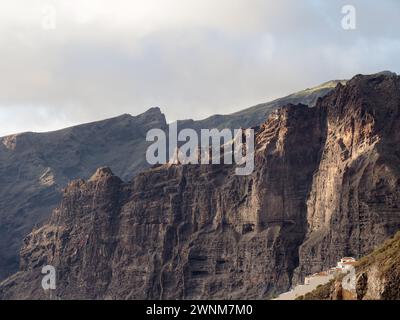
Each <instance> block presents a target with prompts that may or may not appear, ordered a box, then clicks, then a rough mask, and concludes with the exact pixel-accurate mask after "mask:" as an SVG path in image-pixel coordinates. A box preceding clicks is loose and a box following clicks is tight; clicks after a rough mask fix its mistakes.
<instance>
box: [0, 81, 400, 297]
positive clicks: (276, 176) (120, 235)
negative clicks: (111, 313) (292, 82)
mask: <svg viewBox="0 0 400 320" xmlns="http://www.w3.org/2000/svg"><path fill="white" fill-rule="evenodd" d="M399 89H400V78H399V77H397V76H396V75H387V74H378V75H372V76H356V77H355V78H353V79H352V80H351V81H350V82H349V83H348V84H347V85H346V86H342V85H338V87H337V88H336V89H335V90H334V91H333V92H332V93H330V94H328V96H326V97H325V98H322V99H320V100H319V101H318V103H317V106H316V107H315V108H308V107H307V106H305V105H296V106H295V105H288V106H286V107H283V108H281V109H279V110H277V111H275V112H273V113H272V114H271V115H270V117H269V118H268V120H267V121H266V122H265V123H264V124H263V125H262V126H261V127H259V128H258V131H257V134H256V144H255V145H256V151H255V170H254V172H253V173H252V174H251V175H249V176H235V175H234V169H235V167H234V166H232V165H186V166H181V165H164V166H158V167H154V168H152V169H150V170H148V171H146V172H143V173H141V174H139V175H138V176H136V177H135V178H134V179H133V180H132V182H130V183H125V182H122V181H121V180H120V179H119V178H118V177H116V176H114V175H113V174H112V172H111V171H110V170H109V169H107V168H101V169H99V170H98V171H97V172H96V174H95V175H94V176H93V177H92V178H90V179H89V180H88V181H84V180H77V181H74V182H72V183H70V184H69V185H68V187H67V188H66V189H65V192H64V196H63V200H62V202H61V204H60V206H59V207H58V209H56V210H55V211H54V212H53V215H52V217H51V219H50V220H49V222H48V223H47V224H46V225H44V226H43V227H41V228H39V229H36V230H34V231H33V232H32V233H31V234H30V235H28V236H27V237H26V239H25V241H24V246H23V249H22V251H21V264H20V271H19V272H18V273H16V274H14V275H13V276H11V277H9V278H8V279H6V280H5V281H4V282H3V283H1V284H0V298H2V299H10V298H42V299H45V298H62V299H72V298H74V299H88V298H89V299H203V298H208V299H218V298H228V299H250V298H255V299H263V298H269V297H271V296H272V295H273V294H275V293H278V292H282V291H286V290H288V289H289V288H290V286H291V285H292V283H293V282H294V281H298V280H299V279H301V278H302V277H303V276H304V275H306V274H308V273H310V272H314V271H320V270H322V269H326V268H327V267H330V266H331V265H333V264H335V263H336V261H337V260H338V258H340V257H342V256H343V255H354V256H359V255H361V254H364V253H366V252H369V251H371V250H372V249H373V248H374V247H375V246H376V245H377V244H379V243H381V242H382V241H383V240H384V239H385V238H387V237H388V236H390V235H392V234H393V233H394V232H395V231H397V229H399V226H400V209H399V172H398V170H399V169H398V168H399V166H398V165H399V159H400V158H399V152H398V147H397V145H398V142H399V138H400V136H399V133H398V131H397V130H396V129H397V128H398V127H399V106H400V90H399ZM46 264H51V265H53V266H55V267H56V270H57V289H56V290H55V291H54V292H52V293H51V296H50V293H46V292H44V291H43V289H41V285H40V282H41V279H42V275H41V273H40V271H41V267H42V266H43V265H46Z"/></svg>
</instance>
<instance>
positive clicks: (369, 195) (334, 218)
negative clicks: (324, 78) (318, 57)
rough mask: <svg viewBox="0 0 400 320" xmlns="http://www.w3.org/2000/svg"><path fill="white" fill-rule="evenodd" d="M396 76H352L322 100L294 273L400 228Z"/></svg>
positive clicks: (352, 252) (366, 248)
mask: <svg viewBox="0 0 400 320" xmlns="http://www.w3.org/2000/svg"><path fill="white" fill-rule="evenodd" d="M399 101H400V85H399V77H396V76H395V75H390V74H378V75H374V76H369V77H363V76H356V77H355V78H354V79H353V80H352V81H350V82H349V84H348V85H347V86H345V87H339V88H338V89H337V90H336V91H335V93H334V94H330V95H329V96H328V97H326V99H324V101H323V103H322V104H321V105H324V106H325V107H326V108H327V111H328V114H327V119H326V125H327V138H326V141H325V145H324V150H323V153H322V158H321V161H320V163H319V165H318V168H317V171H316V173H315V175H314V181H313V185H312V189H311V192H310V195H309V197H308V199H307V223H308V232H307V239H306V241H305V242H304V243H303V244H302V246H301V248H300V266H299V269H298V273H299V274H312V273H314V272H316V271H320V270H323V269H326V268H328V267H329V266H333V265H335V263H336V261H337V258H338V257H343V256H354V257H361V256H364V255H366V254H367V253H369V252H371V251H372V250H373V249H374V247H375V246H376V244H379V243H382V242H383V241H384V240H385V239H386V238H387V237H388V236H389V235H392V234H394V233H395V232H396V231H397V230H399V229H400V215H399V212H400V197H399V196H400V188H399V177H400V174H399V172H400V171H399V168H400V152H399V148H398V142H399V138H400V134H399V130H398V128H399V127H400V117H399V105H400V103H399Z"/></svg>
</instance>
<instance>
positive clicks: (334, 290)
mask: <svg viewBox="0 0 400 320" xmlns="http://www.w3.org/2000/svg"><path fill="white" fill-rule="evenodd" d="M342 278H343V277H341V278H339V279H336V280H333V281H331V282H330V283H328V284H326V285H323V286H321V287H319V288H318V289H316V290H314V291H312V292H310V293H309V294H306V295H305V296H303V297H301V298H300V299H301V300H400V232H398V233H397V234H396V235H395V236H394V237H393V238H391V239H389V240H387V241H385V243H384V244H383V245H381V246H380V247H379V248H378V249H376V250H374V251H373V252H372V253H371V254H369V255H367V256H366V257H363V258H362V259H360V261H359V262H358V263H357V265H356V275H355V279H356V280H355V283H356V285H355V290H354V291H348V290H346V289H343V286H342Z"/></svg>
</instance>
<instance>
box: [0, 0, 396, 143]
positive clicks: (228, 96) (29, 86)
mask: <svg viewBox="0 0 400 320" xmlns="http://www.w3.org/2000/svg"><path fill="white" fill-rule="evenodd" d="M346 4H350V5H353V6H355V8H356V13H357V28H356V30H344V29H343V28H342V26H341V19H342V17H343V14H342V12H341V9H342V7H343V5H346ZM53 11H54V13H55V14H56V16H55V18H56V19H55V22H56V25H55V28H51V26H52V25H51V22H52V20H51V17H52V15H51V14H52V13H53ZM399 16H400V1H397V0H383V1H373V0H352V1H350V0H344V1H341V0H332V1H325V0H302V1H299V0H291V1H290V0H283V1H282V0H281V1H267V0H264V1H261V0H218V1H215V0H213V1H211V0H185V1H181V0H147V1H135V0H113V1H108V0H86V1H85V0H68V1H67V0H65V1H61V0H57V1H55V0H2V1H1V2H0V53H1V54H0V136H1V135H5V134H9V133H15V132H21V131H27V130H31V131H47V130H53V129H57V128H62V127H65V126H68V125H72V124H77V123H82V122H87V121H92V120H98V119H102V118H107V117H112V116H116V115H119V114H121V113H130V114H138V113H141V112H143V111H145V110H147V109H148V108H149V107H152V106H160V107H161V109H162V110H163V112H164V113H165V114H166V115H167V118H168V120H175V119H184V118H196V119H199V118H203V117H206V116H209V115H211V114H214V113H230V112H234V111H237V110H239V109H242V108H245V107H247V106H251V105H253V104H257V103H260V102H264V101H268V100H270V99H273V98H276V97H279V96H282V95H285V94H288V93H291V92H293V91H297V90H301V89H304V88H307V87H310V86H313V85H317V84H319V83H321V82H324V81H327V80H331V79H342V78H349V77H351V76H353V75H354V74H357V73H373V72H377V71H381V70H391V71H394V72H399V71H400V61H399V58H398V57H399V56H400V19H399ZM49 18H50V20H49ZM49 23H50V24H49ZM49 26H50V28H49Z"/></svg>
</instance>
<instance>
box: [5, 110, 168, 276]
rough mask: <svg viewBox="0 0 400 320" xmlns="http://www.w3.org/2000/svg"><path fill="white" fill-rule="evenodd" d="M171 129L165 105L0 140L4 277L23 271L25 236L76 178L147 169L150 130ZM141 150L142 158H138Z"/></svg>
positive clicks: (129, 175)
mask: <svg viewBox="0 0 400 320" xmlns="http://www.w3.org/2000/svg"><path fill="white" fill-rule="evenodd" d="M165 127H166V121H165V117H164V115H163V114H162V113H161V111H160V109H158V108H152V109H150V110H148V111H147V112H145V113H143V114H141V115H138V116H136V117H133V116H130V115H122V116H119V117H116V118H112V119H108V120H103V121H98V122H93V123H88V124H84V125H79V126H75V127H71V128H67V129H63V130H59V131H54V132H48V133H29V132H28V133H22V134H18V135H12V136H8V137H4V138H0V280H1V279H4V277H6V276H7V275H9V274H11V273H14V272H15V271H17V270H18V252H19V250H20V247H21V244H22V240H23V238H24V237H25V236H26V234H28V233H29V232H30V231H31V230H32V228H33V227H34V226H38V225H41V224H42V223H43V222H44V221H45V220H47V219H48V218H49V216H50V214H51V212H52V210H53V209H54V208H55V207H56V206H57V204H59V202H60V201H61V198H62V193H61V190H62V188H64V187H65V186H66V184H67V183H68V182H69V181H71V180H72V179H77V178H84V179H87V178H89V177H90V175H91V174H92V173H93V172H94V171H95V170H96V168H98V167H100V166H110V167H112V169H113V170H114V172H115V173H117V174H118V175H119V176H121V177H122V178H123V179H127V180H128V179H131V178H132V177H133V176H134V175H135V174H136V173H137V172H140V171H141V170H143V169H145V168H147V167H148V164H147V162H146V160H145V157H144V156H142V155H144V154H145V151H146V148H147V145H148V144H147V143H146V133H147V131H148V130H150V129H151V128H162V129H164V128H165ZM138 154H139V155H140V156H138Z"/></svg>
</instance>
